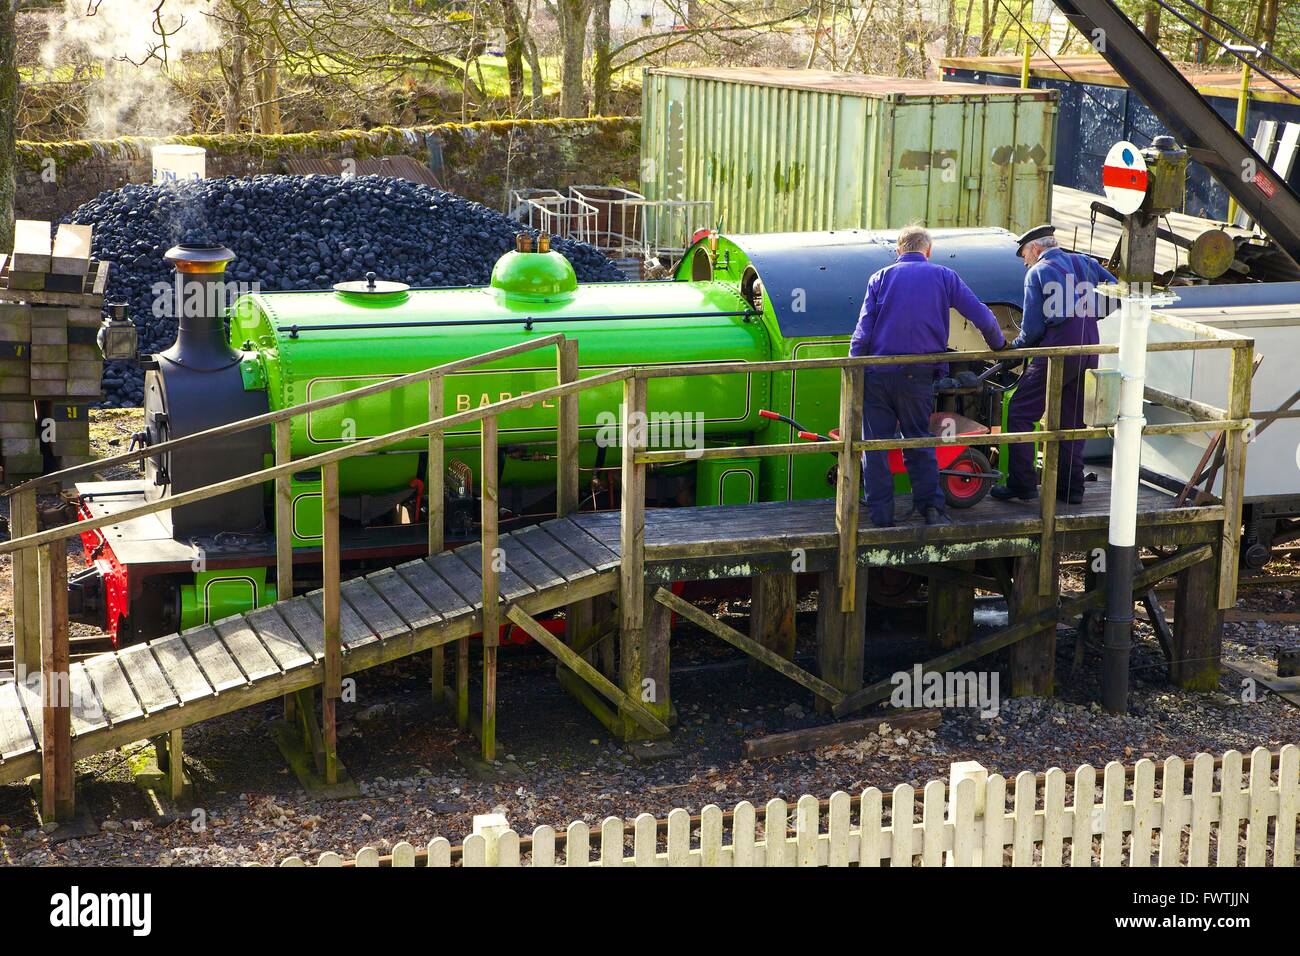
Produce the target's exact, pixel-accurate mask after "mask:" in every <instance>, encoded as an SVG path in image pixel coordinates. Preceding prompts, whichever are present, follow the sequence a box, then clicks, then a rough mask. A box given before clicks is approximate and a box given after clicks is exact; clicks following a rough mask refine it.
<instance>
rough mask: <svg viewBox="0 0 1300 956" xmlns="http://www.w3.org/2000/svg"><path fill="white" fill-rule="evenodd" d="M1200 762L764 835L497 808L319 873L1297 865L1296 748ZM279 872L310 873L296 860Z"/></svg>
mask: <svg viewBox="0 0 1300 956" xmlns="http://www.w3.org/2000/svg"><path fill="white" fill-rule="evenodd" d="M1216 764H1218V766H1216ZM1190 768H1191V779H1190V788H1189V786H1188V780H1187V770H1188V764H1187V762H1186V761H1184V760H1183V759H1182V758H1180V757H1170V758H1168V759H1167V760H1165V761H1164V766H1163V768H1162V773H1161V774H1160V784H1161V785H1160V788H1159V790H1157V788H1156V776H1157V774H1156V764H1155V763H1154V762H1152V761H1150V760H1140V761H1138V762H1137V763H1136V764H1135V765H1134V766H1133V767H1132V769H1131V770H1128V769H1126V768H1125V766H1124V765H1123V764H1121V763H1118V762H1112V763H1109V764H1107V765H1106V767H1105V769H1104V770H1103V771H1102V774H1101V794H1100V795H1101V800H1100V802H1097V795H1098V794H1097V790H1098V780H1097V771H1096V770H1095V769H1094V768H1093V767H1090V766H1087V765H1085V766H1082V767H1080V768H1079V769H1078V770H1076V771H1075V772H1074V774H1073V775H1067V774H1066V773H1065V771H1063V770H1060V769H1052V770H1049V771H1047V773H1045V774H1042V775H1035V774H1033V773H1029V772H1025V773H1021V774H1018V775H1017V776H1016V777H1015V779H1014V781H1012V782H1011V784H1010V787H1009V785H1008V781H1007V779H1006V778H1005V777H1003V776H1001V775H1000V774H990V773H987V772H986V771H984V769H983V768H982V767H980V766H979V765H978V764H975V763H962V764H953V766H952V785H951V786H949V785H945V784H944V782H943V781H941V780H931V781H930V782H929V783H927V784H926V785H925V787H924V788H923V789H922V790H921V791H920V793H919V797H920V800H919V803H920V807H919V808H918V807H917V803H918V800H917V797H918V793H917V792H916V791H915V790H914V788H912V787H911V786H908V785H907V784H901V785H899V786H897V787H895V788H894V789H893V792H892V794H889V795H886V794H884V793H882V792H881V791H880V790H878V789H876V788H875V787H869V788H868V789H866V790H864V791H863V792H862V794H861V796H860V798H859V799H857V800H855V799H853V798H852V797H850V795H849V794H847V793H843V792H839V793H835V794H833V795H832V796H831V798H830V799H829V800H828V801H824V802H823V801H819V800H818V799H817V798H816V797H811V796H804V797H801V798H800V799H799V800H798V802H797V803H796V804H795V805H794V807H793V814H792V813H791V807H790V806H789V804H787V803H786V801H784V800H769V801H768V802H767V804H766V805H765V806H764V808H763V810H762V812H761V818H762V820H761V823H762V825H761V828H760V826H759V824H760V812H759V811H758V810H756V809H755V807H754V806H753V804H751V803H749V802H748V801H744V802H741V803H739V804H737V805H736V807H735V809H734V810H733V811H732V812H731V813H729V814H728V813H724V812H723V810H722V809H721V808H720V807H717V806H712V805H710V806H707V807H705V808H704V810H703V811H702V812H701V813H700V816H699V817H698V818H695V819H692V817H691V816H690V814H689V813H688V812H687V811H686V810H681V809H678V810H673V811H672V812H671V813H670V814H668V819H667V826H666V827H665V826H664V825H663V824H661V823H660V822H659V821H658V820H656V818H655V817H653V816H651V815H650V814H648V813H643V814H641V815H640V816H638V817H637V818H636V819H635V820H633V821H631V823H630V824H627V823H625V822H624V821H623V820H622V819H620V818H618V817H609V818H607V819H606V820H605V821H604V822H603V823H602V824H601V825H600V828H599V830H597V831H595V832H593V830H592V828H591V826H590V825H589V824H587V823H584V822H582V821H575V822H573V823H570V824H569V826H568V828H567V829H566V830H565V832H564V834H563V836H560V835H557V833H556V831H555V829H554V828H553V827H549V826H540V827H537V828H536V829H535V830H533V832H532V835H531V837H526V838H522V839H521V837H520V836H519V834H517V833H515V832H514V831H513V830H511V829H510V827H509V825H508V823H507V822H506V820H505V818H504V817H502V816H500V815H499V814H490V815H487V816H482V817H476V818H475V822H474V829H475V832H474V833H473V834H472V835H470V836H468V837H466V838H465V842H464V845H463V847H461V848H456V850H455V851H454V850H453V847H452V845H451V844H450V843H449V842H448V841H447V840H445V839H443V838H442V837H437V838H435V839H433V840H431V841H430V842H429V844H428V845H427V847H425V848H424V849H423V851H417V849H416V848H415V847H414V846H412V845H411V844H410V843H405V842H403V843H399V844H397V845H396V846H395V847H393V849H392V852H391V854H390V856H389V857H381V855H380V853H379V851H378V850H376V849H374V848H373V847H365V848H363V849H362V850H360V851H359V852H358V853H357V855H356V859H355V861H354V863H352V864H349V863H347V862H346V861H345V860H344V859H343V857H341V856H340V855H339V854H337V853H324V854H322V855H321V857H320V858H319V860H318V861H317V862H316V864H315V865H316V866H340V867H341V866H347V865H355V866H381V865H385V864H387V865H391V866H399V867H408V866H409V867H414V866H435V867H448V866H453V865H455V863H456V862H457V860H456V859H455V858H457V857H458V858H459V863H460V864H461V865H462V866H473V867H482V866H521V865H528V866H561V865H562V866H855V865H857V866H880V865H882V864H888V865H890V866H913V865H916V864H917V863H919V864H920V865H921V866H944V865H948V866H1006V865H1010V866H1062V865H1069V866H1092V865H1096V864H1099V865H1101V866H1121V865H1128V866H1151V865H1153V864H1154V865H1158V866H1182V865H1191V866H1208V865H1214V866H1238V865H1245V866H1265V865H1268V863H1270V862H1271V863H1272V865H1274V866H1294V865H1295V864H1296V823H1297V813H1298V812H1300V748H1298V747H1296V746H1294V745H1288V746H1286V747H1283V748H1282V750H1281V751H1280V752H1279V753H1278V754H1272V753H1270V752H1269V751H1268V750H1267V749H1265V748H1262V747H1261V748H1258V749H1256V750H1255V751H1253V752H1252V754H1251V755H1250V758H1249V770H1248V773H1247V774H1246V775H1245V776H1244V777H1243V759H1242V755H1241V754H1240V753H1238V752H1237V751H1232V750H1230V751H1228V752H1227V753H1226V754H1224V756H1223V758H1222V760H1221V761H1216V760H1215V759H1214V758H1213V757H1211V756H1210V755H1209V754H1199V755H1197V756H1196V757H1195V758H1194V759H1193V760H1192V761H1191V762H1190ZM1216 784H1217V786H1216ZM1008 789H1010V790H1011V792H1012V798H1013V799H1012V808H1011V810H1010V811H1008V810H1007V791H1008ZM1067 790H1068V791H1069V794H1068V796H1069V800H1068V805H1067ZM950 793H952V794H953V799H951V800H949V799H948V795H949V794H950ZM918 818H919V819H918ZM728 832H729V835H730V840H729V842H728V841H727V840H725V837H726V836H727V835H728ZM1270 835H1271V840H1270ZM594 836H597V837H598V839H597V840H596V843H597V847H596V851H597V852H596V857H595V859H593V858H592V843H593V837H594ZM561 843H562V844H563V846H561ZM558 851H562V855H563V862H561V861H560V853H559V852H558ZM1212 851H1213V852H1212ZM280 865H281V866H308V865H310V864H307V863H305V862H304V861H303V860H302V859H300V858H299V857H296V856H293V857H289V858H288V859H286V860H284V861H283V862H281V864H280Z"/></svg>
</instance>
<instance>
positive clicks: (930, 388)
mask: <svg viewBox="0 0 1300 956" xmlns="http://www.w3.org/2000/svg"><path fill="white" fill-rule="evenodd" d="M864 374H865V376H866V378H865V383H864V387H863V394H862V437H863V438H864V439H881V438H897V437H899V436H900V435H901V436H902V437H903V438H929V437H930V415H931V413H933V412H934V372H933V370H932V369H930V368H928V367H926V368H915V369H908V368H897V369H891V370H889V371H881V370H876V369H866V370H865V373H864ZM903 462H904V464H906V466H907V475H908V478H909V479H910V480H911V483H912V507H913V509H915V510H916V511H917V512H918V513H924V512H925V509H926V508H929V507H935V508H938V509H939V510H940V511H943V510H945V509H944V497H943V491H942V490H940V488H939V461H938V458H937V457H936V456H935V451H934V449H933V448H909V449H906V450H904V452H903ZM862 468H863V478H864V481H865V483H866V489H867V510H868V511H869V512H870V514H871V520H872V522H873V523H875V524H877V525H882V524H890V523H892V522H893V520H894V476H893V475H891V474H890V473H889V453H888V452H884V451H871V452H865V453H863V456H862Z"/></svg>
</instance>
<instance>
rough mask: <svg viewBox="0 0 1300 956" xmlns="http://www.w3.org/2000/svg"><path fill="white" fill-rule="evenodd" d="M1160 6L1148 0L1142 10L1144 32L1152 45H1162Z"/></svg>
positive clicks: (1152, 0)
mask: <svg viewBox="0 0 1300 956" xmlns="http://www.w3.org/2000/svg"><path fill="white" fill-rule="evenodd" d="M1160 9H1161V8H1160V4H1158V3H1155V2H1154V0H1147V2H1146V5H1145V6H1144V8H1143V10H1142V32H1143V33H1145V34H1146V37H1147V39H1148V40H1150V41H1151V43H1152V45H1154V46H1159V45H1160Z"/></svg>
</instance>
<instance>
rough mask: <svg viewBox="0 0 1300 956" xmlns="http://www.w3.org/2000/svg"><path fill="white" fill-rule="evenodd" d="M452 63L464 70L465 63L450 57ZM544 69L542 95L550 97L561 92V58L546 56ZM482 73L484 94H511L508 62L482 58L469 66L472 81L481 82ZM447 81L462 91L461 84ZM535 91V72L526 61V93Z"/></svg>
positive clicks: (498, 58) (500, 57) (543, 62)
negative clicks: (507, 69) (507, 71)
mask: <svg viewBox="0 0 1300 956" xmlns="http://www.w3.org/2000/svg"><path fill="white" fill-rule="evenodd" d="M448 60H449V61H450V62H451V63H454V64H455V65H456V66H457V67H460V68H462V69H463V68H464V66H465V61H464V60H461V59H457V58H456V57H448ZM541 67H542V93H543V95H549V94H552V93H559V92H560V58H559V57H558V56H544V57H542V58H541ZM480 72H481V73H482V76H483V79H482V81H481V82H482V84H483V92H484V93H485V94H487V95H488V96H508V95H509V94H510V78H509V76H507V74H506V60H505V57H502V56H480V57H478V58H477V59H476V60H471V61H470V65H469V78H470V81H471V82H473V83H475V84H477V83H479V82H480V80H479V74H480ZM444 79H447V83H448V86H451V87H453V88H454V89H460V83H459V82H457V81H456V80H455V79H451V78H444ZM532 89H533V71H532V70H531V69H529V67H528V61H527V60H525V61H524V92H525V94H530V93H531V92H532Z"/></svg>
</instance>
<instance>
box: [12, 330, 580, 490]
mask: <svg viewBox="0 0 1300 956" xmlns="http://www.w3.org/2000/svg"><path fill="white" fill-rule="evenodd" d="M564 339H565V336H564V334H563V333H560V332H556V333H554V334H552V335H546V336H543V337H542V338H539V339H534V340H533V341H531V342H519V343H516V344H515V345H507V346H504V347H502V348H499V349H493V350H492V351H491V352H484V353H483V354H482V355H474V356H469V357H467V358H460V359H456V360H454V361H451V362H445V363H443V364H442V365H435V366H433V367H431V368H426V369H421V370H420V371H418V372H409V373H407V374H406V375H399V376H397V377H396V378H390V379H385V380H384V381H382V382H375V383H373V384H371V385H363V386H361V387H360V388H355V389H352V390H351V391H348V392H340V393H339V394H338V395H328V396H326V397H325V398H317V399H313V400H312V401H310V402H303V403H302V404H301V405H291V406H289V407H288V408H281V409H279V410H277V411H274V412H265V413H263V414H261V415H254V416H253V417H252V418H244V419H240V420H239V421H237V422H227V423H226V424H224V425H217V426H216V427H214V428H208V429H205V430H203V431H201V432H193V433H191V434H189V435H183V436H181V437H180V438H171V439H168V440H167V441H165V442H159V443H158V444H157V445H150V446H148V447H146V448H141V449H140V450H138V451H128V452H123V453H122V454H120V455H114V456H112V457H111V458H99V459H96V460H95V461H92V462H87V463H86V464H84V465H74V466H73V467H71V468H64V469H62V470H60V471H54V472H50V474H48V475H41V476H40V477H38V478H32V479H30V480H29V481H25V482H23V483H22V484H20V485H15V486H14V487H12V488H9V489H7V490H5V491H4V492H0V493H2V494H5V495H11V494H15V493H17V492H20V491H27V490H31V489H39V488H44V487H49V486H50V485H52V484H58V483H62V482H63V481H66V480H68V479H70V478H79V477H81V476H83V475H93V474H95V473H97V472H100V471H104V470H106V469H108V468H113V467H116V466H118V465H129V464H131V463H132V462H136V461H140V460H142V459H144V458H152V457H154V456H155V455H159V454H162V453H164V452H172V451H175V450H176V449H177V448H183V447H185V446H186V445H191V444H194V443H196V442H201V441H207V440H210V439H213V438H224V437H226V436H227V435H235V434H238V433H239V432H243V431H247V430H248V429H250V428H257V427H259V426H261V425H275V424H278V423H280V422H286V421H289V420H291V419H293V418H296V417H297V416H299V415H310V414H311V413H312V412H316V411H320V410H321V409H323V408H332V407H333V406H335V405H343V404H346V403H347V402H353V401H356V400H358V399H361V398H369V397H370V396H371V395H380V394H383V393H384V392H389V391H392V390H394V389H398V388H405V387H406V386H407V385H414V384H416V383H418V382H424V381H432V380H433V379H434V378H435V377H439V376H444V375H451V374H454V373H455V372H459V371H462V370H464V369H469V368H474V367H476V366H479V365H486V364H487V363H489V362H495V361H497V360H498V359H505V358H510V357H512V356H514V355H520V354H522V353H524V352H532V351H534V350H536V349H540V348H545V347H546V346H548V345H558V344H560V343H561V342H563V341H564Z"/></svg>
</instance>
